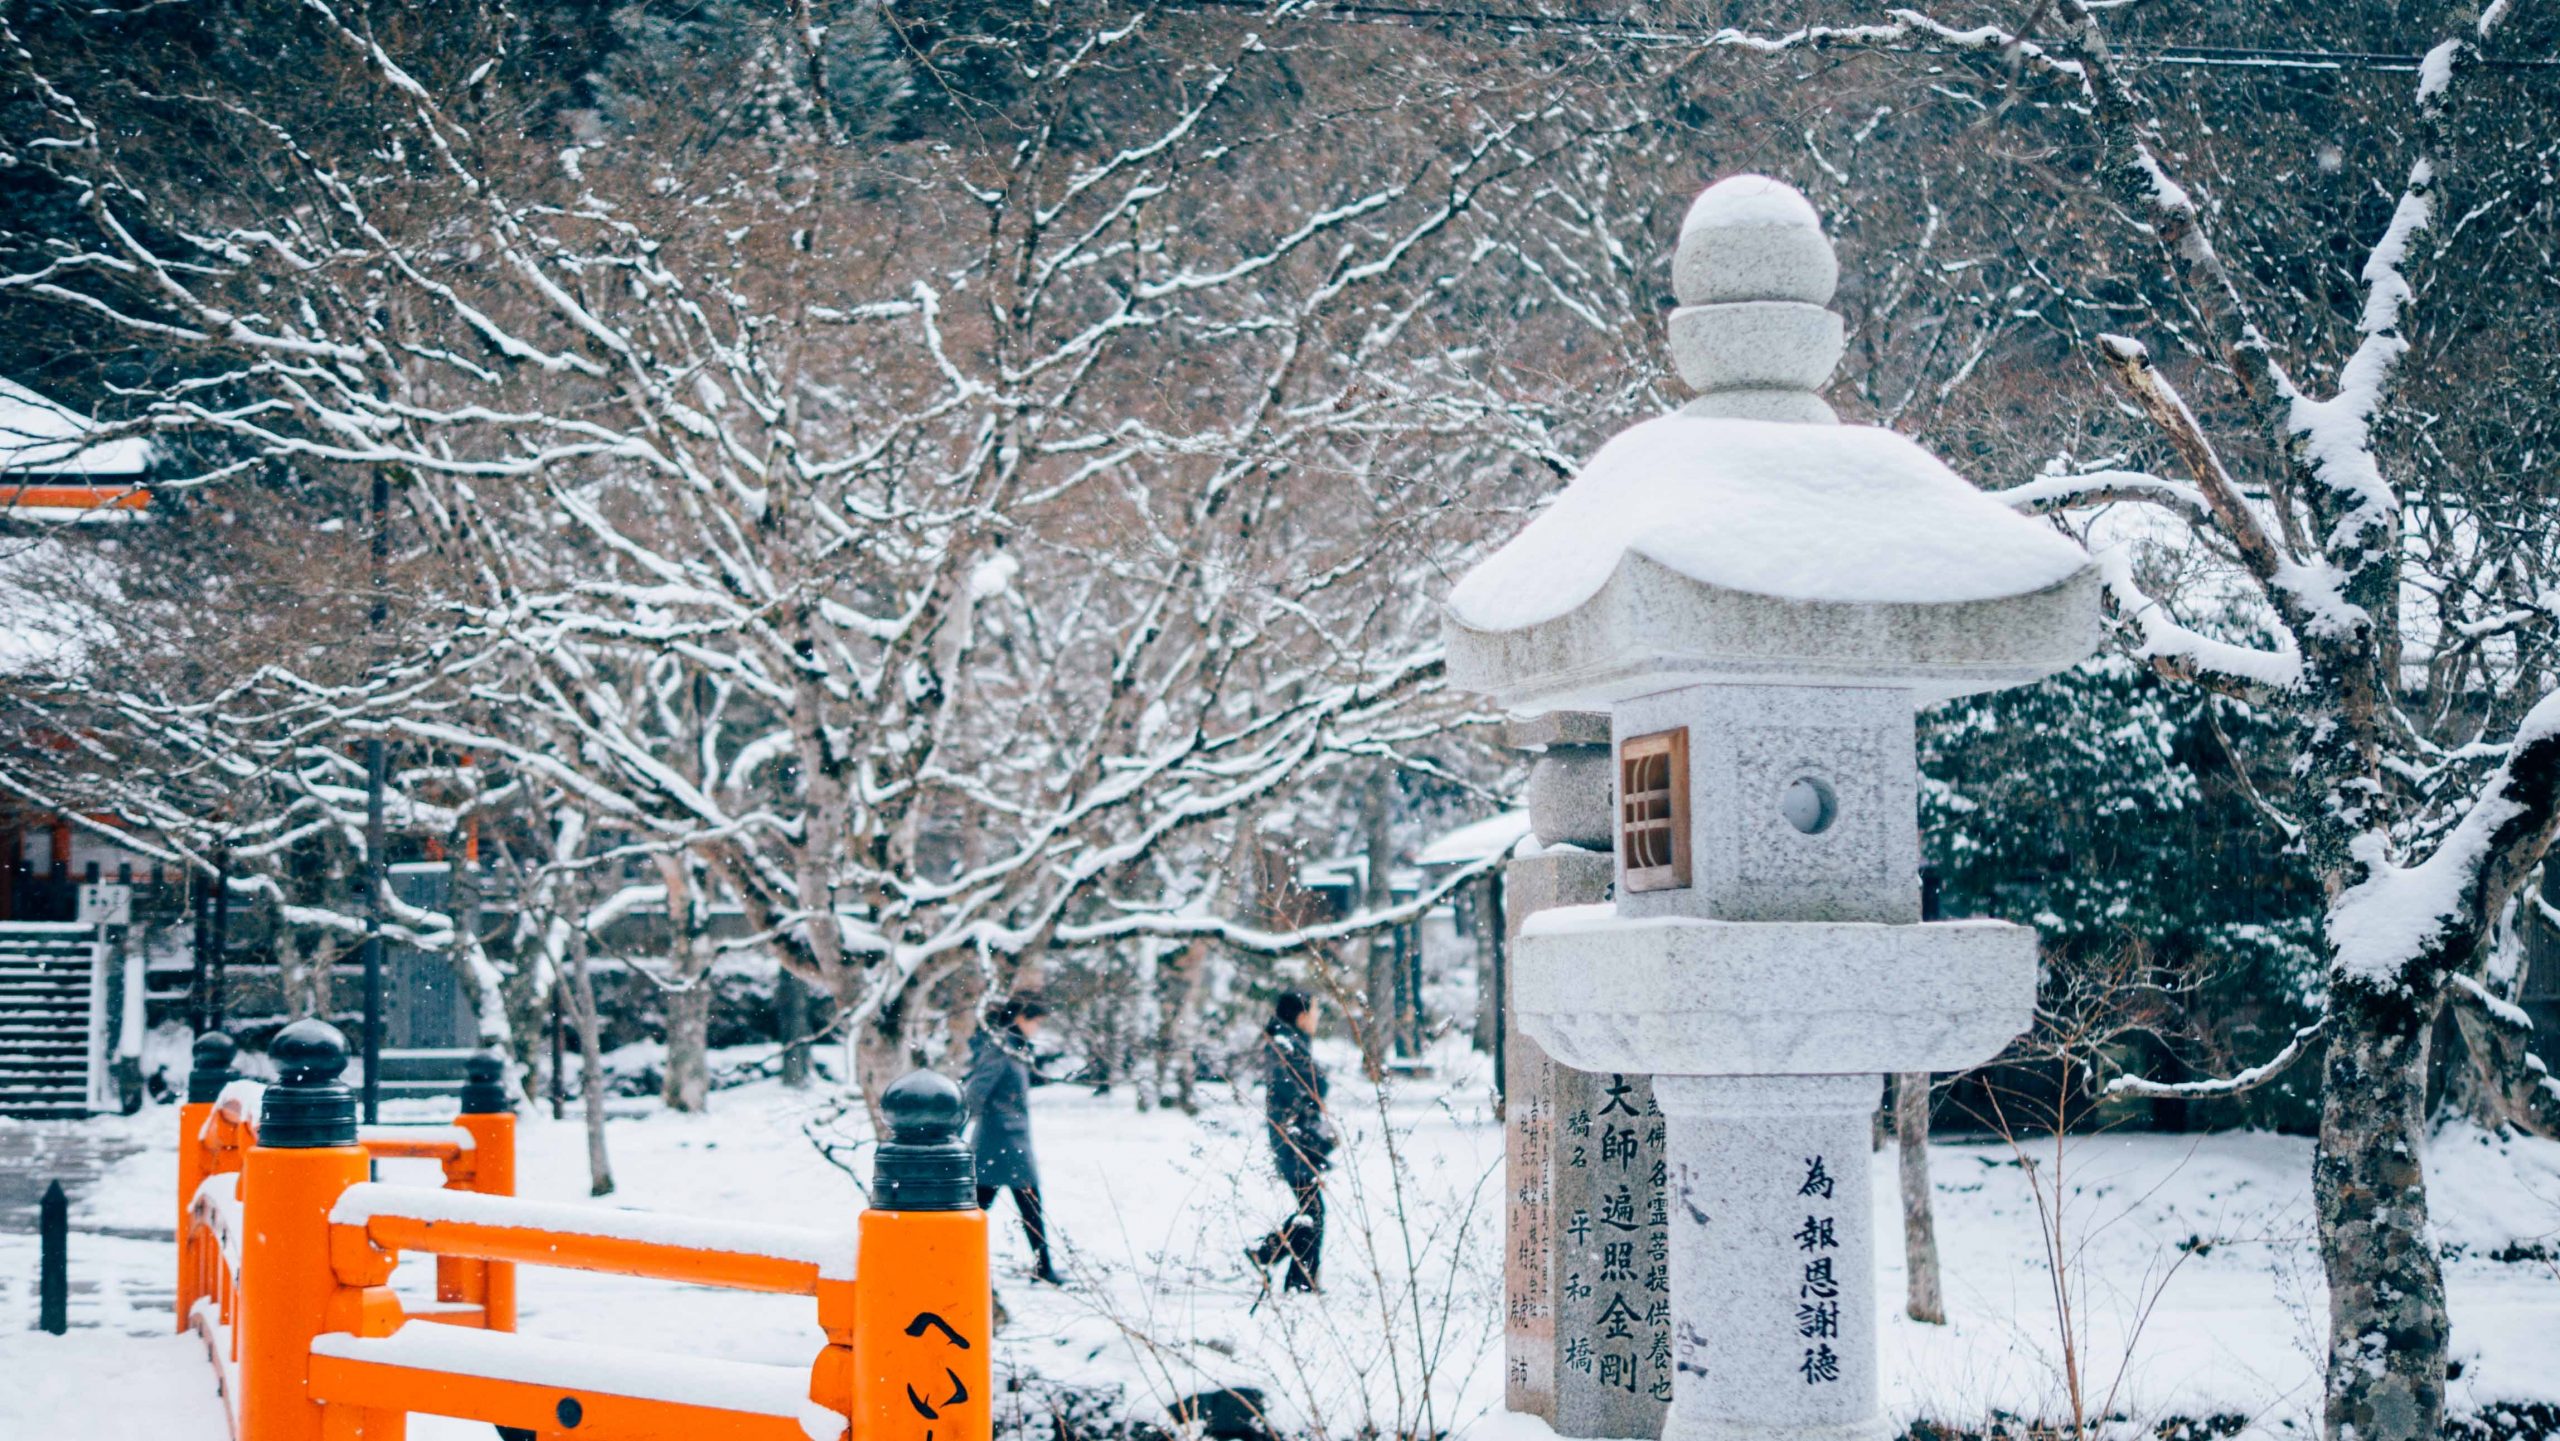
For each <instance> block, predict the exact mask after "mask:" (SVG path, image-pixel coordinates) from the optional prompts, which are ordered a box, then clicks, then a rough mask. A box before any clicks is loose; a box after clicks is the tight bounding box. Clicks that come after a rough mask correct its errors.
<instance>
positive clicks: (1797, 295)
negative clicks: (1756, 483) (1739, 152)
mask: <svg viewBox="0 0 2560 1441" xmlns="http://www.w3.org/2000/svg"><path fill="white" fill-rule="evenodd" d="M1839 282H1840V261H1839V259H1838V257H1836V256H1834V255H1833V254H1832V253H1831V242H1830V241H1829V240H1827V239H1825V238H1824V237H1823V234H1822V217H1821V216H1819V215H1816V214H1815V213H1814V210H1813V204H1812V202H1811V201H1808V200H1806V199H1805V198H1804V196H1803V194H1802V193H1800V192H1799V191H1797V189H1796V188H1795V187H1794V186H1792V185H1789V184H1787V183H1786V182H1785V181H1783V180H1772V179H1770V178H1769V177H1768V176H1766V175H1734V176H1728V177H1727V178H1725V179H1723V180H1719V181H1717V182H1716V183H1715V184H1713V185H1710V186H1708V187H1707V188H1706V190H1705V191H1704V192H1703V193H1701V194H1700V195H1699V196H1698V198H1697V199H1696V200H1695V201H1693V202H1691V204H1690V206H1689V214H1688V217H1687V218H1686V219H1684V220H1682V221H1681V222H1680V247H1679V249H1677V250H1675V251H1674V252H1672V257H1671V286H1672V289H1673V290H1674V291H1675V292H1677V293H1678V295H1679V297H1680V308H1679V309H1677V310H1674V311H1672V312H1671V326H1670V332H1671V334H1670V339H1671V361H1672V364H1673V365H1675V366H1677V367H1678V368H1679V371H1680V378H1681V379H1682V380H1685V381H1687V382H1688V383H1689V386H1690V388H1691V389H1693V390H1695V391H1697V392H1698V398H1697V399H1695V400H1692V401H1690V402H1689V403H1688V404H1687V405H1685V406H1682V407H1681V413H1682V414H1684V415H1694V416H1698V417H1700V418H1702V419H1729V420H1775V421H1784V422H1789V423H1792V424H1797V425H1836V424H1838V423H1839V417H1838V416H1836V415H1834V414H1833V413H1832V410H1831V407H1830V406H1829V405H1828V404H1826V403H1824V401H1823V399H1822V395H1821V390H1822V387H1823V386H1825V385H1827V384H1829V383H1830V380H1831V369H1832V367H1833V366H1835V365H1838V364H1839V363H1840V356H1841V353H1842V351H1844V350H1845V349H1846V348H1847V335H1846V332H1845V331H1844V330H1843V328H1842V326H1841V323H1840V317H1839V316H1838V315H1835V314H1833V313H1832V311H1831V310H1830V309H1829V305H1830V300H1831V292H1832V291H1833V290H1834V289H1836V288H1837V287H1838V285H1839Z"/></svg>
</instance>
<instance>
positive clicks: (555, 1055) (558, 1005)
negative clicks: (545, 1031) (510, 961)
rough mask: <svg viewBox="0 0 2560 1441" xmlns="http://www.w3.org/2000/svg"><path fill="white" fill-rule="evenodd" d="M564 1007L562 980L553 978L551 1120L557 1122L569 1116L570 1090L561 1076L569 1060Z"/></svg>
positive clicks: (556, 977)
mask: <svg viewBox="0 0 2560 1441" xmlns="http://www.w3.org/2000/svg"><path fill="white" fill-rule="evenodd" d="M563 1005H564V1002H563V999H562V997H561V994H560V978H559V977H558V976H553V977H552V978H551V1119H553V1120H555V1121H556V1120H559V1119H560V1118H561V1117H562V1116H563V1115H565V1114H567V1112H566V1110H565V1107H566V1106H567V1105H568V1101H569V1088H568V1086H567V1085H566V1084H564V1083H563V1082H562V1080H561V1076H560V1070H561V1067H562V1066H563V1065H565V1064H566V1063H567V1059H568V1058H567V1056H566V1054H565V1043H564V1041H563V1039H562V1037H561V1034H560V1031H561V1020H562V1016H561V1011H562V1008H563Z"/></svg>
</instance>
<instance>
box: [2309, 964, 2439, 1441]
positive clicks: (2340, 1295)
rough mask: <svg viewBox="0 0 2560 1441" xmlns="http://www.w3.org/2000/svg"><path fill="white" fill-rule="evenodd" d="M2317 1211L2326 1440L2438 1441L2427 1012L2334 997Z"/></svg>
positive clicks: (2352, 993)
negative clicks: (2325, 1333)
mask: <svg viewBox="0 0 2560 1441" xmlns="http://www.w3.org/2000/svg"><path fill="white" fill-rule="evenodd" d="M2329 1004H2330V1012H2329V1015H2330V1031H2329V1041H2328V1050H2327V1054H2326V1056H2325V1057H2324V1059H2323V1063H2322V1077H2321V1085H2322V1095H2321V1106H2320V1144H2319V1150H2318V1154H2317V1157H2316V1159H2315V1160H2314V1162H2313V1165H2312V1204H2313V1206H2314V1207H2315V1208H2316V1210H2317V1213H2318V1217H2319V1227H2320V1259H2321V1264H2322V1266H2323V1268H2324V1269H2325V1270H2326V1271H2327V1273H2328V1278H2329V1368H2328V1405H2327V1423H2326V1424H2327V1432H2328V1435H2329V1438H2330V1441H2436V1438H2437V1434H2438V1432H2439V1430H2440V1429H2441V1427H2442V1425H2443V1416H2444V1386H2445V1342H2446V1337H2447V1333H2448V1329H2449V1328H2448V1325H2447V1321H2446V1316H2445V1301H2444V1273H2443V1271H2442V1270H2441V1269H2440V1268H2439V1266H2438V1265H2437V1260H2436V1251H2435V1246H2434V1245H2433V1243H2432V1242H2430V1241H2429V1240H2428V1237H2427V1186H2426V1169H2425V1159H2424V1155H2425V1153H2424V1150H2423V1146H2424V1141H2425V1136H2424V1134H2423V1125H2422V1120H2423V1113H2424V1104H2425V1091H2426V1074H2427V1056H2426V1046H2427V1032H2428V1030H2429V1023H2430V1020H2431V1016H2430V1014H2429V1012H2430V1010H2431V1008H2430V1007H2428V1006H2426V1005H2423V1004H2421V1003H2420V1002H2419V1001H2418V1000H2417V999H2416V998H2415V997H2411V996H2407V995H2398V996H2392V995H2375V994H2372V993H2371V992H2369V991H2367V990H2365V989H2364V988H2361V987H2354V988H2346V989H2342V990H2340V991H2338V992H2336V993H2334V994H2333V995H2332V996H2331V998H2330V1003H2329Z"/></svg>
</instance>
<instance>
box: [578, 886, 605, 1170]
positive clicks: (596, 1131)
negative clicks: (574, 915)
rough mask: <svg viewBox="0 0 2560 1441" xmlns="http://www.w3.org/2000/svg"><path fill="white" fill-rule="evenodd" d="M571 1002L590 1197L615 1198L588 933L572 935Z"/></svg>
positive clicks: (580, 928) (582, 930)
mask: <svg viewBox="0 0 2560 1441" xmlns="http://www.w3.org/2000/svg"><path fill="white" fill-rule="evenodd" d="M569 999H570V1000H571V1001H572V1002H574V1003H575V1004H576V1008H577V1013H578V1015H577V1020H578V1060H579V1062H580V1076H579V1082H580V1085H579V1089H580V1090H581V1091H582V1092H584V1100H585V1102H586V1108H587V1194H588V1195H590V1196H610V1195H612V1194H613V1161H612V1160H611V1158H609V1157H607V1156H606V1155H605V1150H604V1027H603V1025H601V1024H600V1023H599V1021H598V1018H597V1016H596V987H595V981H594V979H593V977H591V976H590V975H589V974H588V971H587V932H586V928H585V927H584V926H574V927H571V928H570V931H569Z"/></svg>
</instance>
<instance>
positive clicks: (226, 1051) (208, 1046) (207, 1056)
mask: <svg viewBox="0 0 2560 1441" xmlns="http://www.w3.org/2000/svg"><path fill="white" fill-rule="evenodd" d="M193 1054H194V1056H195V1062H196V1069H197V1070H199V1071H222V1070H228V1069H230V1067H231V1062H232V1061H233V1060H234V1059H236V1058H237V1057H238V1056H239V1054H240V1043H239V1042H238V1041H235V1040H233V1039H231V1038H230V1037H229V1036H226V1035H224V1034H223V1033H222V1032H220V1031H207V1032H205V1033H204V1034H203V1035H201V1036H198V1037H196V1043H195V1046H194V1047H193Z"/></svg>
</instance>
